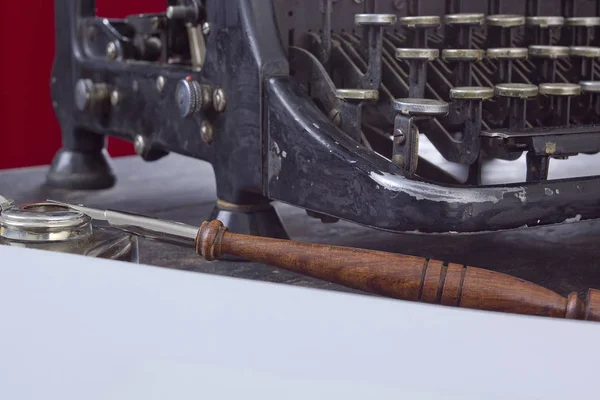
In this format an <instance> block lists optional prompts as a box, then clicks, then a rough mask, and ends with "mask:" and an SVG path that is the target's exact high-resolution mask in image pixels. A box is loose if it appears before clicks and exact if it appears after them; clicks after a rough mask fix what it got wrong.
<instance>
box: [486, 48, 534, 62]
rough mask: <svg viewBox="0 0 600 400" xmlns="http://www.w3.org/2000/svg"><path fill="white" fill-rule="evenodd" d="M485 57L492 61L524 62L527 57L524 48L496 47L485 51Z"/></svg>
mask: <svg viewBox="0 0 600 400" xmlns="http://www.w3.org/2000/svg"><path fill="white" fill-rule="evenodd" d="M486 56H487V58H489V59H493V60H525V59H527V57H528V56H529V49H527V48H526V47H497V48H492V49H487V50H486Z"/></svg>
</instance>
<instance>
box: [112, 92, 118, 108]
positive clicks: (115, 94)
mask: <svg viewBox="0 0 600 400" xmlns="http://www.w3.org/2000/svg"><path fill="white" fill-rule="evenodd" d="M119 97H120V96H119V92H118V91H117V90H113V91H112V92H110V104H111V105H112V106H113V107H116V106H118V105H119V100H120V98H119Z"/></svg>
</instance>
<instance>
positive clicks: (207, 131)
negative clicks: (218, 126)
mask: <svg viewBox="0 0 600 400" xmlns="http://www.w3.org/2000/svg"><path fill="white" fill-rule="evenodd" d="M200 136H201V137H202V141H203V142H204V143H208V144H210V143H212V140H213V127H212V125H211V123H210V122H208V121H202V124H201V125H200Z"/></svg>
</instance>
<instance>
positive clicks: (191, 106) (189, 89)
mask: <svg viewBox="0 0 600 400" xmlns="http://www.w3.org/2000/svg"><path fill="white" fill-rule="evenodd" d="M175 96H176V101H177V107H178V108H179V114H180V115H181V116H182V117H183V118H187V117H191V116H193V115H196V114H198V113H199V112H200V110H201V109H202V106H203V96H202V86H201V85H200V84H199V83H198V82H196V81H193V80H187V79H183V80H181V81H180V82H179V83H178V84H177V89H176V93H175Z"/></svg>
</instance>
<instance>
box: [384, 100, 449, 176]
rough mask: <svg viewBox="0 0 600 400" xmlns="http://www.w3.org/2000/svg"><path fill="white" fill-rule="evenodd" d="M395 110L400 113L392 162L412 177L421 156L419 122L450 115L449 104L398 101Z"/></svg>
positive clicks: (395, 127) (395, 124) (397, 117)
mask: <svg viewBox="0 0 600 400" xmlns="http://www.w3.org/2000/svg"><path fill="white" fill-rule="evenodd" d="M393 107H394V110H396V111H397V112H398V114H397V115H396V120H395V123H394V147H393V156H392V161H393V162H394V164H396V165H397V166H399V167H400V168H402V169H403V170H404V173H405V174H406V175H407V176H412V175H414V173H415V172H416V170H417V162H418V158H419V157H418V156H419V130H418V128H417V126H416V121H418V120H429V119H432V118H435V117H440V116H444V115H446V114H448V111H449V106H448V103H446V102H444V101H439V100H431V99H411V98H408V99H396V100H395V101H394V103H393Z"/></svg>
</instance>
